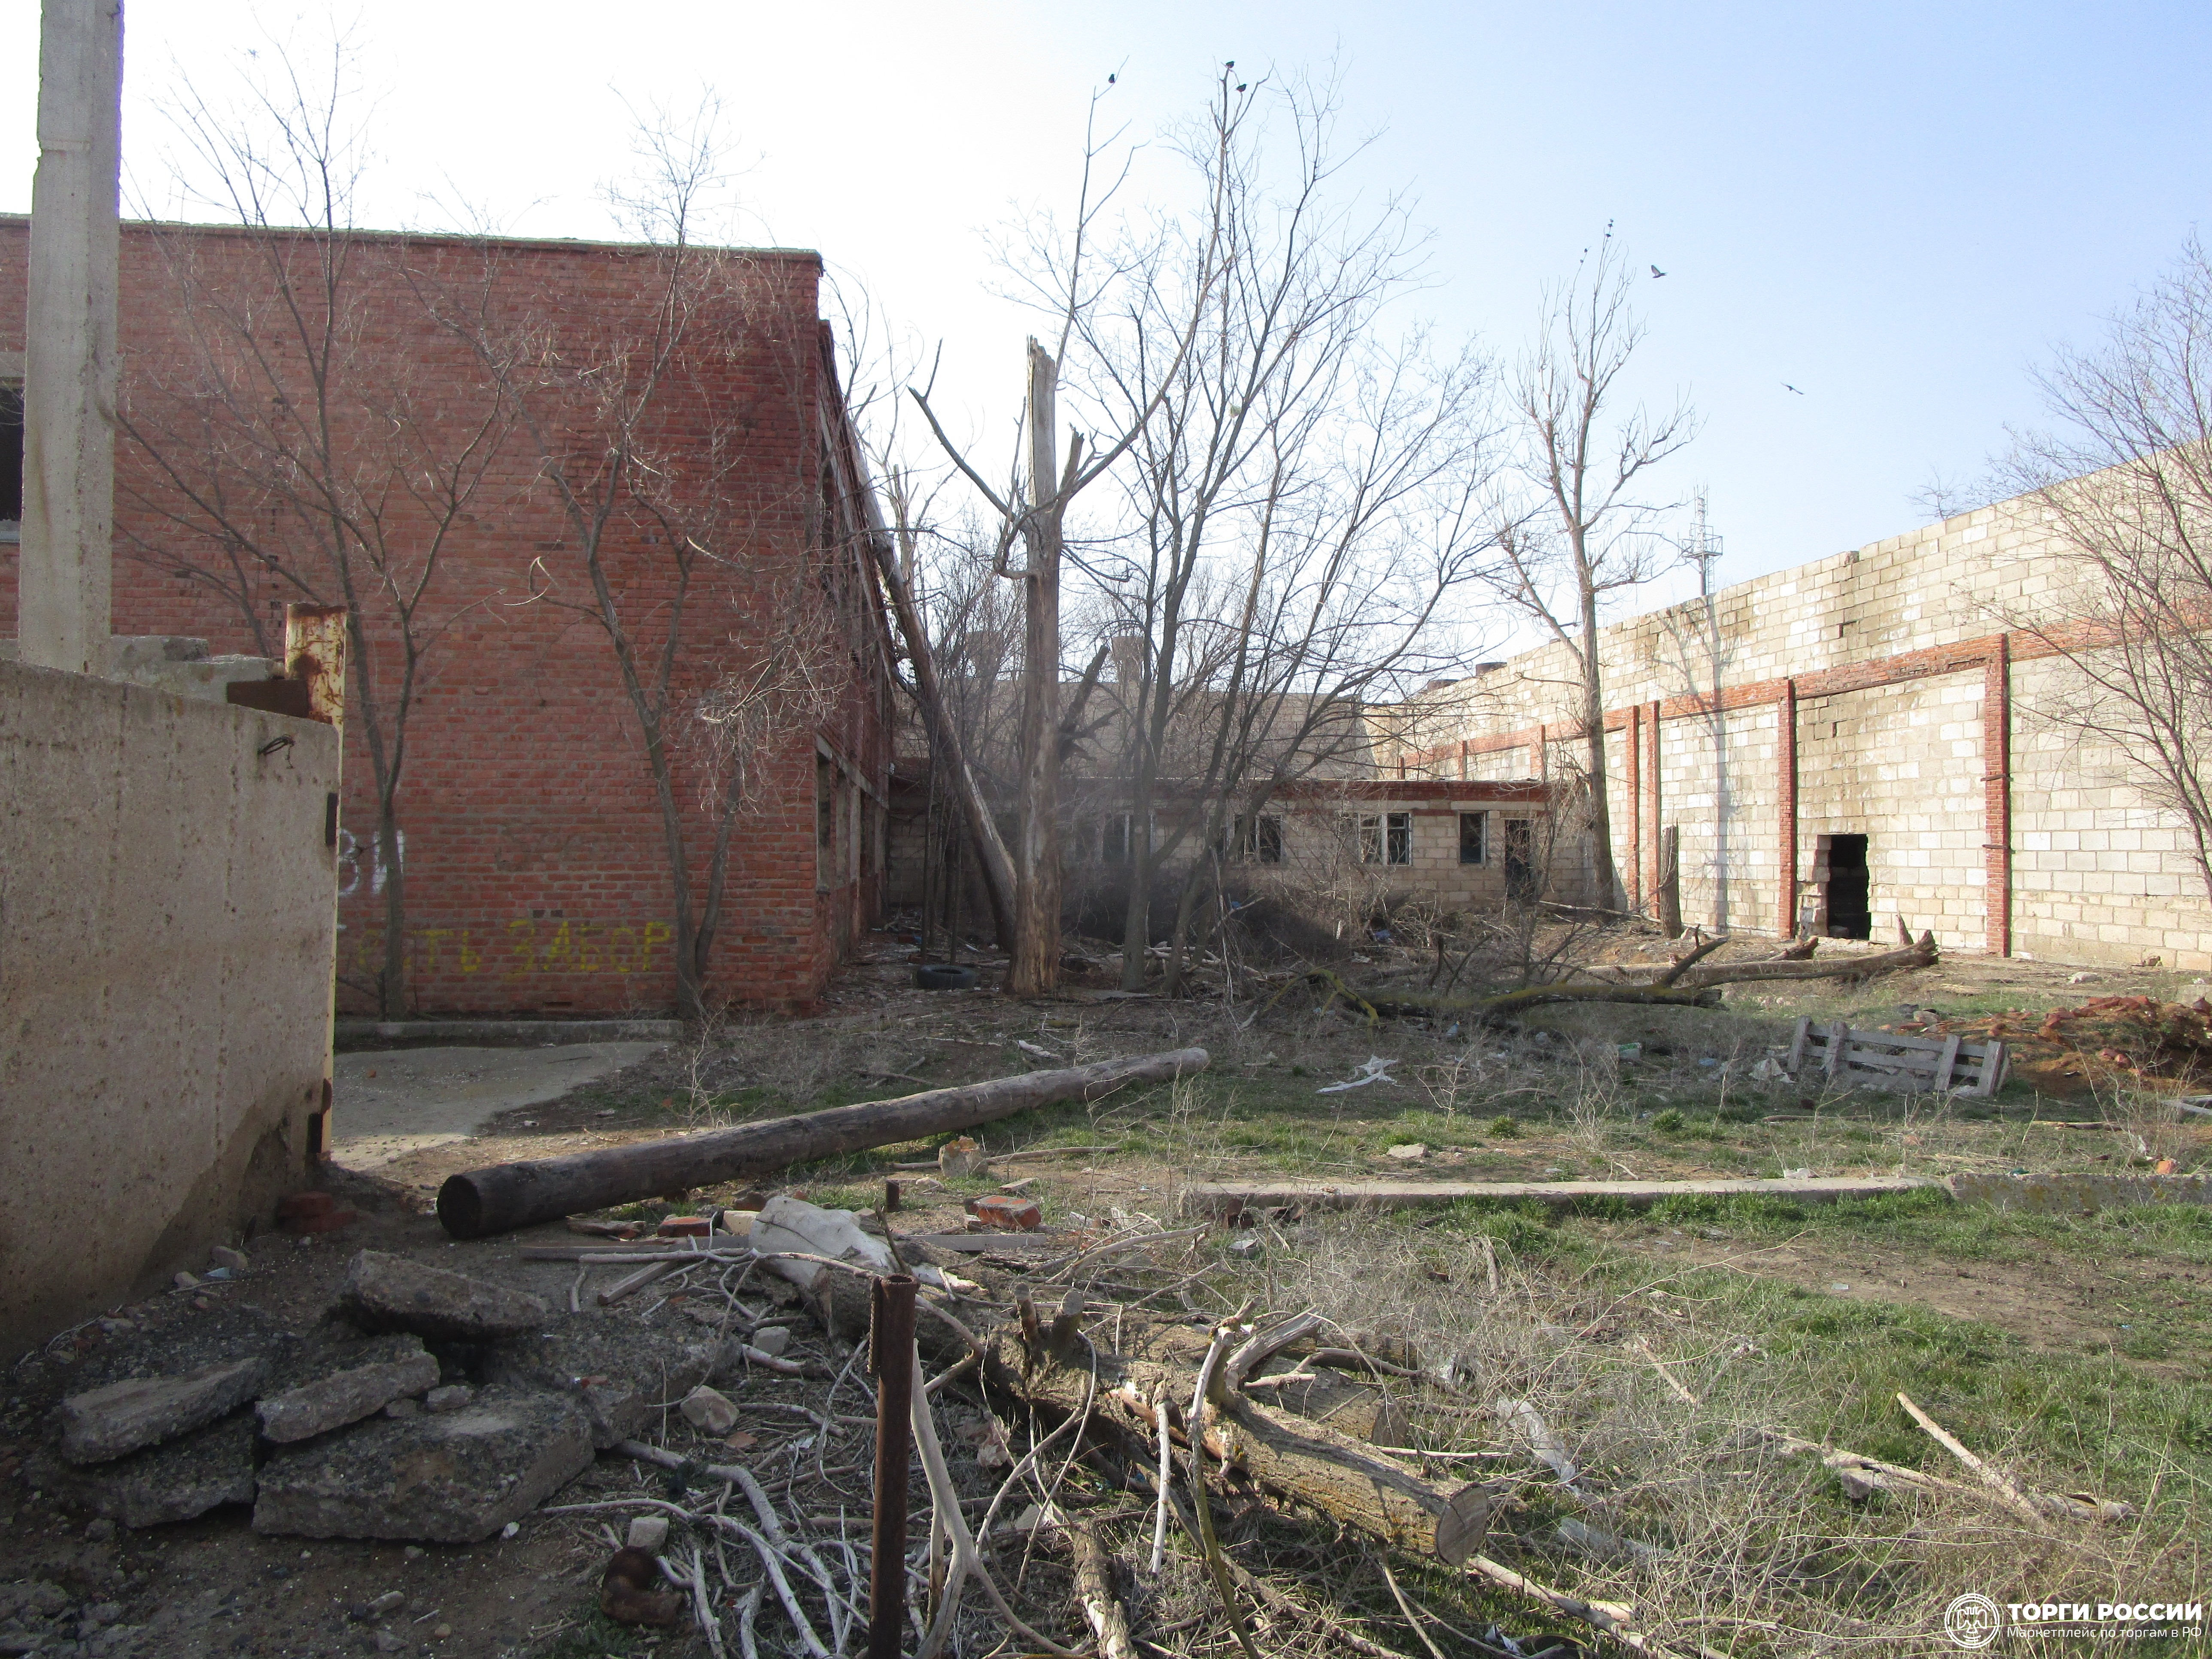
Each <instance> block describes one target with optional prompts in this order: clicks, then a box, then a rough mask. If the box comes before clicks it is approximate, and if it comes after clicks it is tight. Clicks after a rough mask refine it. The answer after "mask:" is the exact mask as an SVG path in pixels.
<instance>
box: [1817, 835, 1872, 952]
mask: <svg viewBox="0 0 2212 1659" xmlns="http://www.w3.org/2000/svg"><path fill="white" fill-rule="evenodd" d="M1814 857H1815V861H1814V866H1813V879H1814V883H1816V884H1817V885H1818V887H1819V890H1820V910H1821V917H1822V921H1823V922H1824V924H1825V925H1824V927H1822V929H1821V931H1822V932H1824V933H1826V934H1827V936H1828V937H1829V938H1830V939H1871V938H1872V937H1874V905H1873V894H1872V890H1871V885H1870V878H1869V873H1868V870H1867V838H1866V837H1865V836H1821V837H1820V842H1819V843H1818V848H1817V851H1816V853H1815V855H1814Z"/></svg>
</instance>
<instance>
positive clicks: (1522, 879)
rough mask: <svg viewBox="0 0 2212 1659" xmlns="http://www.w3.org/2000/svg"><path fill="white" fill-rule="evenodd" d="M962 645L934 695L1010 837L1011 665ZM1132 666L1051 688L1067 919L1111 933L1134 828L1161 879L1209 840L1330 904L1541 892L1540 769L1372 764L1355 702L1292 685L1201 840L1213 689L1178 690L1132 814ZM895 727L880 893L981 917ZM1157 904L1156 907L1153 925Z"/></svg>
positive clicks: (952, 839) (919, 747) (953, 834)
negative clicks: (1175, 716)
mask: <svg viewBox="0 0 2212 1659" xmlns="http://www.w3.org/2000/svg"><path fill="white" fill-rule="evenodd" d="M971 649H973V647H972V645H971V644H970V643H969V642H963V643H962V644H960V645H956V646H954V647H951V650H950V651H949V652H948V653H946V654H947V655H948V656H949V658H950V659H951V660H950V664H949V666H950V669H951V672H950V673H949V675H948V676H947V677H946V679H945V688H946V696H947V702H948V706H949V708H951V712H952V714H953V717H954V718H955V719H956V720H958V721H959V722H960V724H961V726H962V727H963V730H965V731H967V732H969V733H970V736H969V738H967V739H965V742H966V743H967V745H968V747H969V753H970V758H971V763H972V764H973V766H974V768H975V771H976V773H977V775H978V777H979V779H980V781H981V782H982V785H983V787H984V789H985V792H986V794H987V796H988V797H989V798H990V799H993V800H994V801H995V802H996V803H997V811H996V812H995V814H994V816H995V817H996V818H997V819H998V822H999V825H1000V834H1001V836H1005V837H1006V838H1007V839H1008V840H1009V841H1011V840H1012V836H1013V834H1014V824H1015V813H1014V808H1013V796H1012V779H1013V777H1014V775H1015V773H1016V771H1017V768H1016V766H1015V764H1014V757H1013V753H1012V721H1011V719H1010V718H1009V715H1010V714H1011V711H1012V708H1013V707H1014V705H1015V704H1016V702H1018V695H1019V690H1018V688H1019V682H1018V679H1016V678H1012V677H1009V676H1007V675H1006V674H1004V673H1001V672H998V671H996V670H997V668H998V667H999V663H998V657H999V653H998V651H997V650H996V649H995V647H994V646H993V645H992V644H991V643H990V642H988V641H987V642H986V643H985V645H984V646H983V647H982V648H981V656H982V658H983V659H984V661H985V663H986V664H987V668H986V670H985V671H983V672H981V673H978V672H975V671H970V665H969V661H968V657H969V653H970V651H971ZM940 666H941V667H943V666H946V665H944V664H941V665H940ZM1132 669H1133V664H1132V663H1131V662H1129V661H1121V662H1117V663H1116V665H1115V671H1113V672H1112V673H1110V674H1109V675H1108V676H1107V677H1106V678H1104V679H1103V682H1101V683H1099V684H1096V685H1094V686H1093V687H1092V688H1091V690H1089V691H1087V692H1086V691H1085V689H1084V687H1083V686H1082V684H1080V683H1077V682H1071V683H1066V684H1063V685H1062V687H1061V702H1062V718H1063V720H1064V721H1067V720H1070V718H1071V716H1070V712H1069V711H1071V710H1073V709H1075V708H1079V707H1080V708H1081V711H1082V712H1081V714H1080V716H1079V718H1075V719H1074V720H1073V725H1074V726H1075V727H1076V728H1077V729H1079V731H1080V732H1081V734H1082V735H1081V737H1080V739H1079V740H1078V741H1076V742H1074V743H1073V744H1072V745H1071V749H1070V753H1069V757H1068V762H1067V765H1066V770H1065V772H1064V774H1063V775H1062V778H1061V781H1060V820H1061V822H1060V863H1061V880H1062V896H1063V900H1064V902H1065V904H1066V908H1067V910H1068V911H1069V913H1070V915H1071V916H1073V918H1074V919H1076V920H1077V921H1078V922H1079V924H1080V923H1081V922H1082V921H1084V920H1085V918H1086V917H1087V918H1088V920H1089V921H1090V923H1091V927H1092V928H1093V929H1094V930H1097V931H1105V932H1118V927H1119V924H1118V922H1116V921H1114V920H1113V918H1115V917H1118V916H1119V915H1121V911H1122V908H1123V906H1124V904H1125V903H1126V895H1127V883H1128V874H1127V872H1129V871H1130V869H1131V868H1132V867H1133V866H1134V865H1135V864H1136V862H1137V861H1138V859H1139V854H1140V853H1141V851H1142V849H1143V848H1145V847H1146V845H1147V844H1149V845H1150V846H1151V847H1152V848H1164V847H1166V846H1167V845H1168V843H1169V842H1170V839H1172V840H1173V842H1174V844H1173V847H1172V850H1170V851H1168V852H1167V853H1166V854H1165V865H1164V873H1165V875H1166V877H1167V879H1168V880H1169V882H1170V884H1172V885H1175V886H1179V885H1180V884H1181V883H1182V879H1183V877H1184V874H1185V872H1188V869H1189V867H1190V866H1192V865H1193V864H1194V862H1196V861H1197V860H1200V859H1201V858H1211V857H1214V856H1217V855H1218V859H1219V860H1220V875H1221V878H1222V881H1223V883H1224V884H1225V886H1226V887H1229V888H1232V889H1236V890H1263V889H1267V888H1271V887H1279V888H1281V889H1283V890H1285V891H1290V892H1295V893H1297V894H1299V895H1301V896H1304V899H1305V900H1306V901H1307V908H1311V909H1313V910H1315V911H1316V913H1328V912H1334V913H1336V914H1338V915H1341V916H1344V917H1347V918H1362V917H1367V916H1371V915H1375V914H1376V913H1378V912H1381V911H1383V910H1386V909H1389V908H1395V906H1397V905H1400V904H1402V903H1405V902H1418V903H1421V904H1425V905H1426V906H1428V907H1430V908H1431V909H1432V910H1434V911H1437V912H1448V911H1455V910H1464V909H1472V908H1486V907H1489V906H1493V905H1496V904H1498V903H1499V902H1503V901H1504V900H1505V899H1507V898H1509V897H1530V898H1534V897H1538V896H1553V894H1554V889H1555V887H1556V886H1557V884H1556V883H1554V884H1552V885H1547V875H1548V873H1549V872H1551V871H1552V870H1553V866H1555V864H1556V863H1557V862H1558V860H1556V859H1555V857H1554V855H1553V848H1552V845H1551V842H1552V838H1553V837H1552V832H1551V829H1550V810H1551V793H1550V791H1549V790H1548V789H1547V787H1546V786H1545V785H1544V783H1543V782H1542V781H1540V780H1536V779H1495V778H1478V779H1474V780H1471V781H1465V782H1460V781H1451V782H1446V781H1438V780H1428V779H1411V778H1401V777H1398V776H1395V775H1386V774H1385V773H1383V771H1380V770H1378V769H1377V766H1376V749H1375V738H1376V733H1375V730H1374V722H1373V720H1371V719H1370V714H1369V712H1368V711H1366V710H1364V709H1363V708H1359V707H1358V706H1356V705H1353V704H1350V703H1346V704H1343V705H1342V706H1341V707H1340V708H1339V707H1334V706H1328V707H1323V706H1321V705H1316V704H1312V703H1309V702H1307V701H1306V700H1304V699H1303V698H1301V697H1298V696H1294V695H1293V696H1284V697H1282V698H1280V699H1279V704H1278V706H1276V707H1273V708H1271V709H1270V710H1269V711H1268V713H1269V715H1270V719H1269V721H1268V724H1269V726H1271V728H1272V729H1273V731H1275V732H1279V733H1281V734H1283V736H1282V739H1281V741H1280V742H1278V743H1273V744H1271V743H1267V742H1264V741H1263V742H1261V744H1259V745H1258V746H1257V750H1256V752H1255V755H1254V756H1253V757H1251V759H1250V760H1249V763H1248V764H1247V765H1246V766H1245V767H1244V768H1243V769H1240V770H1239V772H1238V774H1237V786H1236V787H1234V788H1233V789H1232V790H1231V793H1232V794H1233V795H1234V796H1235V797H1236V798H1237V801H1238V802H1240V803H1242V804H1243V810H1241V811H1240V810H1235V809H1234V808H1233V807H1232V808H1225V809H1223V813H1222V816H1223V825H1222V833H1221V835H1220V836H1219V837H1218V844H1217V842H1215V840H1214V839H1213V838H1212V837H1210V836H1209V835H1208V833H1207V826H1208V824H1209V823H1210V822H1211V820H1212V817H1213V812H1214V808H1215V806H1216V805H1217V801H1218V796H1219V793H1220V791H1219V790H1218V787H1217V788H1214V789H1212V790H1209V789H1207V788H1206V787H1204V771H1205V767H1206V758H1207V756H1208V753H1209V751H1210V750H1211V747H1212V744H1211V736H1210V727H1209V726H1207V719H1208V716H1209V715H1211V714H1214V713H1216V712H1218V705H1216V704H1214V703H1213V702H1212V701H1211V699H1210V698H1209V696H1207V695H1206V693H1204V692H1203V691H1202V690H1201V691H1200V692H1198V693H1196V694H1194V695H1193V696H1190V697H1189V698H1188V702H1186V704H1185V706H1184V707H1183V708H1182V720H1181V721H1180V722H1179V729H1178V730H1176V731H1173V732H1170V740H1169V749H1170V761H1169V763H1167V764H1166V765H1164V767H1163V768H1162V775H1161V777H1160V781H1159V782H1158V786H1157V790H1156V794H1155V799H1154V804H1153V805H1152V808H1151V809H1150V811H1148V812H1147V813H1146V814H1145V815H1144V817H1143V819H1142V820H1141V821H1140V819H1139V814H1138V812H1137V811H1135V810H1134V807H1133V800H1134V799H1135V791H1134V789H1133V785H1132V783H1131V781H1130V779H1129V777H1128V775H1127V771H1126V762H1127V746H1126V736H1127V717H1128V716H1127V706H1125V696H1126V694H1127V685H1128V684H1129V683H1130V682H1129V680H1128V679H1127V678H1125V676H1127V675H1129V674H1130V673H1131V672H1132ZM900 737H901V740H902V741H901V750H902V752H901V755H900V758H899V760H898V763H897V764H896V768H895V769H894V775H893V783H892V790H891V796H890V801H891V806H890V814H891V816H890V843H889V854H888V856H889V863H890V887H889V896H890V901H891V902H893V903H896V904H902V905H908V906H916V907H922V906H927V907H928V908H929V909H930V910H931V913H932V914H933V916H935V917H936V918H937V919H938V920H939V921H941V922H949V921H951V920H952V919H953V916H954V915H955V910H954V908H953V906H952V904H951V902H948V901H949V897H950V895H951V893H952V892H953V891H954V890H957V891H958V901H957V903H958V908H957V915H958V916H959V918H960V919H961V920H962V922H963V925H964V926H965V927H967V928H968V929H969V930H970V931H976V932H981V931H987V926H988V915H987V909H986V905H985V900H984V897H983V895H982V892H981V887H980V884H978V883H977V882H976V880H975V872H974V869H973V864H972V860H970V859H969V857H968V855H967V853H966V850H965V848H964V844H963V843H964V840H965V836H964V831H963V829H961V828H960V824H959V820H958V815H957V811H956V809H955V808H954V805H953V803H952V801H951V799H950V797H949V795H948V794H947V793H945V791H944V790H943V789H942V788H933V780H932V777H931V762H930V757H929V755H928V754H927V741H926V739H925V737H924V734H923V732H922V730H921V723H920V721H919V720H918V719H914V720H908V722H907V724H906V725H905V726H903V727H902V731H901V733H900ZM1255 801H1257V802H1258V805H1257V809H1256V810H1253V808H1252V805H1251V803H1253V802H1255ZM963 875H964V877H965V878H966V879H964V880H963ZM1169 920H1170V917H1169V915H1167V914H1158V913H1156V914H1155V915H1153V917H1152V926H1153V929H1154V931H1155V933H1160V932H1162V931H1163V930H1164V929H1165V927H1167V925H1168V922H1169Z"/></svg>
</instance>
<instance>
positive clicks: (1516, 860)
mask: <svg viewBox="0 0 2212 1659" xmlns="http://www.w3.org/2000/svg"><path fill="white" fill-rule="evenodd" d="M1540 888H1541V882H1539V881H1538V879H1537V875H1536V823H1535V820H1534V819H1533V818H1508V819H1506V820H1505V896H1506V897H1507V898H1509V899H1516V900H1519V901H1521V902H1524V903H1525V902H1528V901H1529V900H1531V899H1534V897H1535V896H1537V893H1538V890H1540Z"/></svg>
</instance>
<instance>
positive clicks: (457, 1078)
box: [331, 1042, 667, 1170]
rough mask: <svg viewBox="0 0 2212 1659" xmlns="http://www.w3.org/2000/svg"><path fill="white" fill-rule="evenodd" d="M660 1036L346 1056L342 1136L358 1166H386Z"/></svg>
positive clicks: (340, 1079) (559, 1091)
mask: <svg viewBox="0 0 2212 1659" xmlns="http://www.w3.org/2000/svg"><path fill="white" fill-rule="evenodd" d="M665 1047H667V1045H666V1044H665V1043H661V1042H580V1043H576V1044H573V1045H571V1046H568V1047H565V1048H407V1049H403V1050H390V1049H386V1050H366V1051H362V1052H360V1053H356V1054H340V1055H338V1056H337V1067H336V1078H335V1081H334V1090H335V1094H336V1127H337V1139H336V1140H335V1142H334V1144H333V1146H332V1149H331V1150H332V1153H333V1155H334V1158H335V1159H336V1161H337V1163H340V1164H343V1165H345V1167H346V1168H348V1169H349V1170H375V1169H381V1168H382V1167H383V1166H384V1165H385V1164H389V1163H391V1162H392V1160H393V1159H394V1158H404V1156H406V1154H408V1153H409V1152H417V1151H420V1150H421V1149H422V1148H423V1147H426V1146H444V1145H446V1144H447V1142H449V1141H455V1140H465V1139H468V1138H469V1137H470V1136H471V1135H473V1134H476V1133H478V1132H479V1131H481V1130H482V1129H483V1127H484V1126H485V1125H486V1124H488V1123H489V1122H490V1121H491V1120H492V1119H493V1118H495V1117H496V1116H498V1115H500V1114H501V1112H506V1111H512V1110H513V1109H515V1108H516V1107H518V1106H539V1105H543V1104H544V1103H546V1102H548V1101H552V1100H558V1099H559V1098H560V1097H562V1096H563V1095H565V1094H567V1093H568V1091H570V1090H572V1089H576V1088H580V1087H581V1086H582V1085H585V1084H586V1083H595V1082H597V1081H598V1080H599V1079H601V1078H603V1077H605V1076H607V1075H608V1074H610V1073H613V1072H617V1071H619V1070H620V1069H621V1068H622V1067H623V1066H629V1065H633V1064H635V1062H637V1061H638V1060H643V1059H645V1058H647V1056H648V1055H651V1054H658V1053H659V1052H660V1050H661V1049H663V1048H665Z"/></svg>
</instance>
